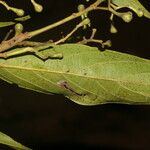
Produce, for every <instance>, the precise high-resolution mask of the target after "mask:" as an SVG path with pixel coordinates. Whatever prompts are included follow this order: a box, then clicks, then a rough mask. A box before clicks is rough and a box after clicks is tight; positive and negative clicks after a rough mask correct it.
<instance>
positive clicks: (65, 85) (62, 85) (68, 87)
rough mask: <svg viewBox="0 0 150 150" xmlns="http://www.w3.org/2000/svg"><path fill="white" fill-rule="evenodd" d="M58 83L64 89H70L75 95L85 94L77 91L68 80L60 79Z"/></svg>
mask: <svg viewBox="0 0 150 150" xmlns="http://www.w3.org/2000/svg"><path fill="white" fill-rule="evenodd" d="M57 85H59V86H60V87H62V88H63V89H66V90H67V91H69V92H70V93H72V94H75V95H78V96H85V94H82V93H78V92H76V91H75V90H74V89H73V88H72V87H70V86H69V84H68V82H67V81H65V80H60V81H58V82H57Z"/></svg>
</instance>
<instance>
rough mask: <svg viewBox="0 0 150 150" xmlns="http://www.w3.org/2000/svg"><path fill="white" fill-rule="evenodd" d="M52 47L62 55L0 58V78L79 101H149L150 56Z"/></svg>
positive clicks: (136, 102) (70, 46)
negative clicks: (60, 56)
mask: <svg viewBox="0 0 150 150" xmlns="http://www.w3.org/2000/svg"><path fill="white" fill-rule="evenodd" d="M52 50H55V52H58V53H59V52H61V53H63V59H48V60H46V61H43V60H41V59H39V58H37V57H36V56H33V55H25V56H20V57H15V58H11V59H7V60H4V59H0V78H1V79H3V80H6V81H7V82H10V83H16V84H18V85H19V86H20V87H24V88H27V89H32V90H35V91H38V92H44V93H57V94H63V95H65V96H66V97H68V98H69V99H71V100H73V101H74V102H76V103H78V104H82V105H97V104H104V103H128V104H150V60H146V59H142V58H139V57H135V56H132V55H128V54H123V53H119V52H115V51H111V50H105V51H103V52H102V51H100V50H98V49H97V48H96V47H89V46H85V45H79V44H64V45H60V46H56V47H55V48H54V49H48V51H52ZM43 52H44V53H46V52H47V51H43Z"/></svg>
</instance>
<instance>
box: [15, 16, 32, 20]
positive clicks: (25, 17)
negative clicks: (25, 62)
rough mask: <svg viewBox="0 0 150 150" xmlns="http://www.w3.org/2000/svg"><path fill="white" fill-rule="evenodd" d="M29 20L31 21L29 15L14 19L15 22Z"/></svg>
mask: <svg viewBox="0 0 150 150" xmlns="http://www.w3.org/2000/svg"><path fill="white" fill-rule="evenodd" d="M29 19H31V16H30V15H27V16H23V17H19V18H15V20H16V21H26V20H29Z"/></svg>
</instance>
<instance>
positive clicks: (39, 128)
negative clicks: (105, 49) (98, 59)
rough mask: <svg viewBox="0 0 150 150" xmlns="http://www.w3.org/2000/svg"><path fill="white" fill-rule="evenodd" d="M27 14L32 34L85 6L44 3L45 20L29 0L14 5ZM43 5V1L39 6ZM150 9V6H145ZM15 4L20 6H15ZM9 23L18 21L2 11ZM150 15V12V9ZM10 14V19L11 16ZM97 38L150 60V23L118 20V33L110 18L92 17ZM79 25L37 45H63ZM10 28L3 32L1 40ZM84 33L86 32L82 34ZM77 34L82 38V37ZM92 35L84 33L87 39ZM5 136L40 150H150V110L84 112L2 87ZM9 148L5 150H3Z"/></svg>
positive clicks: (63, 0) (0, 119)
mask: <svg viewBox="0 0 150 150" xmlns="http://www.w3.org/2000/svg"><path fill="white" fill-rule="evenodd" d="M8 2H9V3H10V4H12V5H15V6H17V7H22V8H24V9H25V10H26V11H27V13H30V14H31V15H32V19H31V20H29V21H26V22H25V23H24V26H25V30H26V31H30V30H34V29H37V28H39V27H43V26H45V25H48V24H50V23H53V22H55V21H57V20H59V19H62V18H64V17H66V16H68V15H70V14H71V13H73V12H75V11H76V8H77V5H78V4H79V3H81V2H83V0H44V1H41V3H42V4H43V5H44V8H45V10H44V11H43V13H42V14H36V13H33V9H32V5H31V4H30V2H29V0H24V1H23V0H22V1H20V0H15V1H8ZM39 2H40V1H39ZM142 2H143V4H145V6H147V8H148V7H149V6H150V3H149V2H148V1H147V2H146V0H143V1H142ZM13 3H14V4H13ZM0 10H1V12H3V13H1V14H0V18H3V21H4V20H5V21H6V20H7V21H8V20H9V18H10V19H11V17H15V16H14V15H13V13H10V12H9V13H7V12H6V11H5V9H4V8H3V7H2V6H0ZM149 10H150V9H149ZM6 14H7V16H6ZM89 16H90V17H91V20H92V24H93V25H92V27H97V28H98V29H99V31H98V33H97V38H102V39H105V40H106V39H108V38H110V39H111V40H112V42H113V46H112V49H114V50H118V49H120V51H122V52H124V53H130V54H133V55H137V56H139V57H143V58H150V44H149V43H150V38H149V35H150V20H148V19H146V18H137V17H136V15H135V19H134V20H133V21H132V22H131V23H130V24H127V23H124V22H123V21H122V20H121V19H117V18H116V19H115V24H116V26H117V27H118V31H119V32H118V33H117V34H115V35H111V34H110V33H109V32H108V31H109V25H110V24H109V19H108V18H109V13H106V12H105V13H104V12H102V13H101V12H100V13H99V14H96V13H90V14H89ZM76 21H78V20H75V21H73V22H71V23H67V24H65V25H64V26H62V27H59V28H57V29H54V30H52V31H51V32H47V33H45V34H41V35H40V36H38V37H35V38H34V39H35V40H42V41H45V40H48V39H58V38H60V37H61V36H62V35H64V34H65V33H67V32H69V31H70V30H71V29H72V28H73V27H74V26H73V25H75V23H76ZM9 29H10V28H9V27H8V28H3V29H1V30H0V38H1V40H2V39H3V38H4V36H5V34H6V32H8V31H9ZM79 32H80V31H79ZM79 32H78V33H76V34H79ZM84 33H87V34H89V31H84V32H83V33H81V32H80V34H81V35H82V34H84ZM0 131H2V132H4V133H6V134H8V135H9V136H11V137H13V138H15V139H16V140H17V141H19V142H21V143H22V144H25V145H27V146H29V147H31V148H33V149H34V150H43V149H50V148H52V149H55V148H66V149H78V148H82V149H126V150H130V149H142V150H143V149H145V150H146V149H150V106H144V105H139V106H131V105H119V104H118V105H117V104H107V105H99V106H92V107H87V106H80V105H78V104H75V103H74V102H72V101H70V100H69V99H66V98H64V97H63V96H61V95H45V94H41V93H36V92H33V91H29V90H25V89H22V88H18V87H17V86H16V85H9V84H7V83H6V82H4V81H0ZM1 149H2V150H7V149H9V148H7V147H5V146H1V147H0V150H1Z"/></svg>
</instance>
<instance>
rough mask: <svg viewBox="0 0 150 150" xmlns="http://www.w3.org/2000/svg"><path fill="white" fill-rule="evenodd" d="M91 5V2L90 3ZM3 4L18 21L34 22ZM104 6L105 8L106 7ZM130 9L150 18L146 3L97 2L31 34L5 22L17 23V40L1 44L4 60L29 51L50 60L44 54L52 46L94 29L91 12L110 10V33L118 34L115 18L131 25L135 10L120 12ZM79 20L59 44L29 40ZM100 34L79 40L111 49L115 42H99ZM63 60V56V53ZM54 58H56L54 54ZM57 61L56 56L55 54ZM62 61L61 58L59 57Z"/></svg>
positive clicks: (0, 54) (0, 1) (37, 8)
mask: <svg viewBox="0 0 150 150" xmlns="http://www.w3.org/2000/svg"><path fill="white" fill-rule="evenodd" d="M86 1H87V2H88V1H89V0H86ZM31 3H32V4H33V6H34V9H35V11H36V12H41V11H42V10H43V7H42V5H40V4H38V3H37V2H35V1H34V0H31ZM0 4H1V5H3V6H4V7H6V9H7V10H10V11H13V12H14V13H16V14H17V15H18V16H21V17H20V18H16V19H15V20H17V21H26V20H27V19H30V16H29V15H27V16H24V10H22V9H18V8H14V7H11V6H9V5H8V4H7V3H6V2H5V1H3V0H0ZM102 4H104V5H102ZM125 7H126V8H129V9H130V10H132V11H134V12H135V13H136V14H137V16H138V17H142V16H145V17H147V18H150V13H149V12H148V11H147V10H146V9H145V8H144V7H143V6H142V4H141V3H140V2H139V1H138V0H96V1H95V2H94V3H93V4H91V5H89V6H88V7H87V8H85V6H84V5H83V4H80V5H79V6H78V8H77V9H78V12H76V13H73V14H71V15H70V16H68V17H66V18H64V19H62V20H60V21H58V22H55V23H53V24H50V25H48V26H46V27H43V28H41V29H38V30H34V31H30V32H23V26H22V24H21V23H18V24H15V22H5V23H4V22H1V24H2V25H1V26H0V27H3V26H7V25H13V24H15V35H14V37H12V38H10V39H9V34H11V32H9V33H8V34H7V35H6V37H5V38H4V40H3V41H2V42H1V44H0V57H2V58H8V57H11V56H14V55H20V54H25V53H27V52H30V53H34V54H36V55H37V56H38V57H40V58H42V59H47V58H48V57H49V56H42V55H41V54H40V52H41V51H42V50H44V49H46V48H48V47H54V46H55V45H58V44H61V43H64V42H66V41H67V39H68V38H69V37H71V36H72V35H73V34H74V33H75V32H76V31H77V30H78V29H79V28H81V27H83V29H86V28H88V27H90V26H91V23H90V18H89V17H88V13H89V12H91V11H99V10H100V11H108V12H110V13H111V15H110V20H111V25H110V32H111V33H116V32H117V29H116V28H115V26H114V22H113V18H114V16H118V17H120V18H122V19H123V21H125V22H127V23H128V22H130V21H131V20H132V18H133V16H132V11H127V12H118V10H120V9H121V8H125ZM78 17H81V22H79V24H77V25H76V26H75V27H74V29H73V30H72V31H70V33H68V34H67V35H66V36H65V37H63V38H61V39H59V40H57V41H49V42H44V43H40V42H33V41H31V40H29V39H31V38H32V37H34V36H36V35H39V34H41V33H43V32H45V31H48V30H51V29H53V28H55V27H57V26H60V25H62V24H64V23H66V22H69V21H71V20H73V19H76V18H78ZM95 33H96V29H93V31H92V35H91V37H90V38H89V39H87V38H85V36H84V37H83V40H82V41H79V42H78V43H81V44H87V43H88V42H96V43H99V44H101V45H102V47H104V46H108V47H110V46H111V42H110V41H109V40H108V41H106V42H103V41H102V40H99V39H94V36H95ZM16 46H17V47H20V46H21V47H22V48H16V49H13V51H12V50H11V49H12V48H13V47H16ZM60 56H61V57H62V55H61V54H60ZM50 57H52V55H51V54H50ZM54 58H55V55H54ZM58 58H60V57H58Z"/></svg>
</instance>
